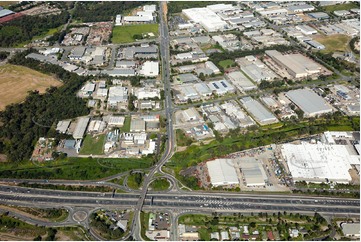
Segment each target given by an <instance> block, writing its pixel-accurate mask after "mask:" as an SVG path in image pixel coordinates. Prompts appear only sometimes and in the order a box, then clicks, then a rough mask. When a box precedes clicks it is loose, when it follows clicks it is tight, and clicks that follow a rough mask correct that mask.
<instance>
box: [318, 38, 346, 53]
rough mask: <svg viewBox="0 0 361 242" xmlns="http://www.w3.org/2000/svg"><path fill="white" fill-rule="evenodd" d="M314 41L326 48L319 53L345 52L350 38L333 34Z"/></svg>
mask: <svg viewBox="0 0 361 242" xmlns="http://www.w3.org/2000/svg"><path fill="white" fill-rule="evenodd" d="M315 40H316V41H318V42H320V43H321V44H323V45H324V46H325V47H326V48H325V49H324V50H322V51H321V52H324V53H329V52H335V51H345V50H347V49H348V48H349V47H348V43H349V41H350V40H351V37H349V36H347V35H343V34H334V35H330V36H321V37H316V38H315Z"/></svg>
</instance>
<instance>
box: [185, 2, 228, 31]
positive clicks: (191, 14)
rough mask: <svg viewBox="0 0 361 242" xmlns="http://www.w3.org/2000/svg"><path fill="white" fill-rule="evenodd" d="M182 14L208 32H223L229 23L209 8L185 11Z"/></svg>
mask: <svg viewBox="0 0 361 242" xmlns="http://www.w3.org/2000/svg"><path fill="white" fill-rule="evenodd" d="M182 13H183V14H184V15H185V16H186V17H187V18H189V19H190V20H191V21H193V22H194V23H199V24H200V25H202V27H203V28H204V29H205V30H207V31H208V32H217V31H223V30H224V29H225V28H226V27H227V23H226V22H225V21H223V20H222V19H221V18H220V17H219V16H218V15H217V14H216V13H215V12H213V11H212V10H210V9H209V8H190V9H183V10H182Z"/></svg>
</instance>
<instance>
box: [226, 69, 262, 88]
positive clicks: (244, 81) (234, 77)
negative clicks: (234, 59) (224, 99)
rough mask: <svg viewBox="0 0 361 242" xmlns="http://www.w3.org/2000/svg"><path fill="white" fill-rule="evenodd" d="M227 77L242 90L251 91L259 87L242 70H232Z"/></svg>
mask: <svg viewBox="0 0 361 242" xmlns="http://www.w3.org/2000/svg"><path fill="white" fill-rule="evenodd" d="M227 77H228V78H229V79H230V80H231V82H232V84H233V85H234V86H236V87H237V88H238V89H239V90H240V91H251V90H254V89H256V88H257V86H256V85H255V84H254V83H253V82H251V81H250V80H249V79H248V78H247V77H246V76H245V75H243V73H242V72H240V71H235V72H230V73H228V74H227Z"/></svg>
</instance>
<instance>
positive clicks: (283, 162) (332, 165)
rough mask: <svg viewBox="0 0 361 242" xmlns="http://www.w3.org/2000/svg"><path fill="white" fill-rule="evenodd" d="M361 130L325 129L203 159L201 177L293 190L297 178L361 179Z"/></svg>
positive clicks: (209, 183)
mask: <svg viewBox="0 0 361 242" xmlns="http://www.w3.org/2000/svg"><path fill="white" fill-rule="evenodd" d="M359 142H360V141H359V132H328V131H327V132H325V133H323V134H320V135H317V136H314V137H313V138H312V139H307V140H296V141H293V142H292V143H285V144H279V145H270V146H266V147H258V148H254V149H250V150H247V151H241V152H237V153H232V154H229V155H227V156H225V157H222V158H218V159H215V160H211V161H205V162H202V163H201V164H199V165H198V166H197V168H196V169H197V178H198V179H199V182H200V184H201V186H203V187H205V188H212V187H213V188H214V189H218V188H217V187H223V188H232V189H235V188H237V187H239V188H240V189H241V190H244V191H250V190H252V191H290V190H291V189H294V184H295V182H299V181H302V182H307V183H309V182H310V183H312V184H314V183H327V184H337V183H341V184H342V183H352V184H359V179H358V178H357V177H355V176H353V175H352V174H353V173H354V172H359V169H360V168H359V167H360V155H359V150H360V148H359Z"/></svg>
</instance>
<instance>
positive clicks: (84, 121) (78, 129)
mask: <svg viewBox="0 0 361 242" xmlns="http://www.w3.org/2000/svg"><path fill="white" fill-rule="evenodd" d="M89 120H90V118H88V117H81V118H79V119H78V123H77V124H76V126H75V130H74V133H73V137H74V139H82V138H83V137H84V134H85V130H86V128H87V126H88V123H89Z"/></svg>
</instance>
